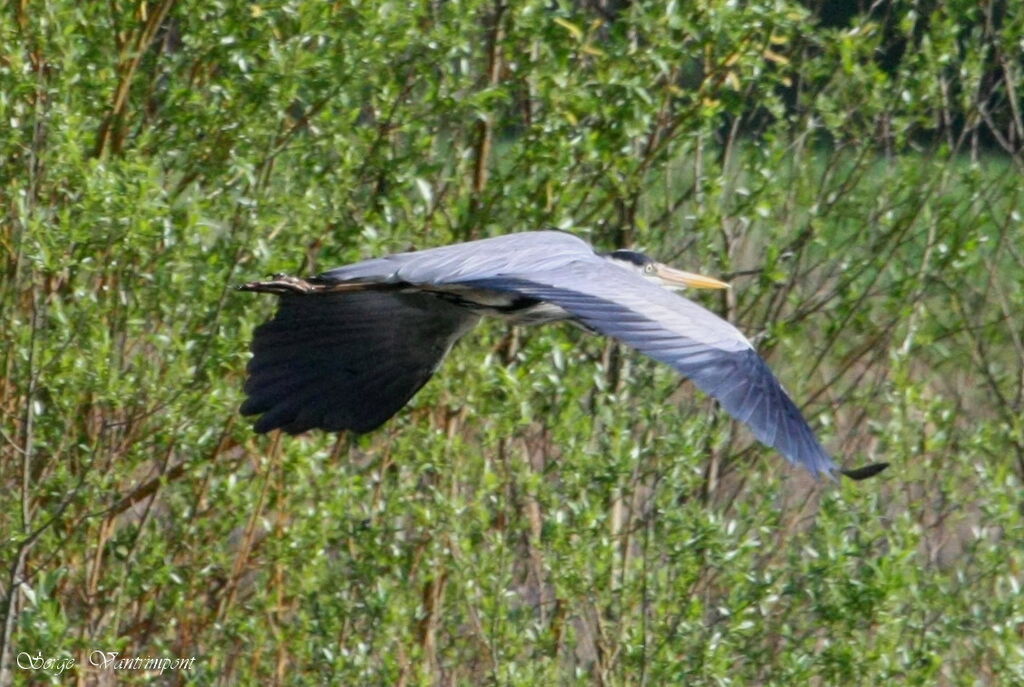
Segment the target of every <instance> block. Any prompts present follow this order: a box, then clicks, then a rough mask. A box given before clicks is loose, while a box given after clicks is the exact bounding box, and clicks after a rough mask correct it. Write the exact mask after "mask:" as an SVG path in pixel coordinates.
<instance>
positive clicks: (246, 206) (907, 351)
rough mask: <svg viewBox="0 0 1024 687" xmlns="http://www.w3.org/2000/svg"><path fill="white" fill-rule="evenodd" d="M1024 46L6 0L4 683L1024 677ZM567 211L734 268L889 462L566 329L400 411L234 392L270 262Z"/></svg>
mask: <svg viewBox="0 0 1024 687" xmlns="http://www.w3.org/2000/svg"><path fill="white" fill-rule="evenodd" d="M1022 52H1024V6H1022V5H1021V4H1019V3H1014V2H1009V1H1008V0H980V1H979V0H949V1H947V2H933V1H931V0H881V1H878V2H873V3H867V2H863V3H861V4H860V5H859V6H858V5H857V3H845V2H838V1H829V2H815V1H811V2H807V3H800V2H796V1H788V0H777V1H774V2H772V1H768V2H764V1H757V2H727V1H725V0H703V1H700V2H669V3H664V2H636V3H628V2H615V1H613V0H603V1H602V0H595V1H583V0H581V1H578V2H570V1H567V0H566V1H562V2H549V1H544V2H540V1H536V2H528V1H523V2H502V1H500V0H499V1H494V0H488V1H483V0H450V1H442V0H434V1H432V2H413V1H406V2H399V1H385V2H299V1H286V0H267V1H262V0H260V1H257V2H246V3H241V2H229V1H227V0H212V1H211V0H203V1H202V2H199V1H193V0H155V1H151V2H146V1H143V2H127V1H122V0H111V1H110V2H78V1H73V0H41V1H40V2H33V3H28V2H10V3H7V4H6V5H5V6H4V7H3V8H2V9H0V179H2V183H0V212H2V215H0V259H2V263H0V269H2V270H3V279H2V281H0V331H2V332H3V334H2V335H3V347H2V349H0V412H2V416H3V422H2V435H0V632H2V642H0V650H2V656H0V659H2V662H3V671H2V672H0V683H2V682H7V681H11V680H13V681H14V682H15V683H20V684H40V683H46V682H54V683H62V682H70V681H74V680H77V681H78V682H79V683H80V684H93V683H99V684H113V683H114V682H115V681H116V682H118V683H126V684H131V683H140V684H141V683H143V682H148V681H150V680H151V678H152V677H153V676H151V675H147V674H145V673H142V672H140V671H134V672H132V671H128V672H121V673H116V674H114V673H110V672H102V671H97V670H95V669H93V668H91V667H90V666H89V656H90V654H91V652H92V651H94V650H103V651H118V652H121V656H128V657H133V656H142V657H148V656H156V657H177V656H185V657H187V656H196V657H197V660H196V663H195V667H194V669H192V670H190V671H179V672H166V673H164V674H163V675H162V676H160V677H158V678H156V683H157V684H269V683H281V684H303V683H305V684H316V683H335V684H351V685H357V684H396V685H403V684H410V685H411V684H460V685H471V684H474V685H475V684H500V685H541V684H602V685H632V684H648V685H662V684H688V685H700V684H765V685H768V684H771V685H792V684H819V685H830V684H843V685H851V684H866V685H876V684H910V685H914V684H917V685H935V684H940V685H941V684H950V685H952V684H970V685H974V684H991V685H995V684H1020V683H1024V650H1022V647H1024V602H1022V600H1021V595H1020V585H1021V576H1022V572H1021V566H1022V564H1024V545H1022V541H1024V512H1022V502H1024V489H1022V482H1021V480H1022V478H1024V420H1022V409H1024V341H1022V316H1021V312H1022V311H1024V277H1022V275H1024V248H1022V246H1024V229H1022V217H1021V213H1022V211H1024V210H1022V202H1021V201H1022V198H1021V194H1022V188H1024V184H1022V179H1021V173H1022V171H1024V169H1022V163H1024V157H1022V154H1021V153H1022V147H1021V146H1022V141H1024V123H1022V115H1021V103H1020V100H1019V89H1020V88H1021V81H1020V74H1021V73H1022V70H1024V60H1022ZM547 225H550V226H556V227H560V228H562V229H566V230H569V231H573V232H576V233H578V234H580V235H581V236H584V237H586V238H587V239H589V240H591V241H592V242H593V243H594V244H595V245H596V246H598V247H599V248H601V249H611V248H615V247H620V246H635V247H638V248H641V249H644V250H646V251H647V252H649V253H651V254H652V255H655V256H657V257H658V258H659V259H662V260H663V261H666V262H669V263H674V264H676V265H678V266H679V267H681V268H684V269H691V270H695V271H702V272H705V273H709V274H713V275H725V276H726V277H727V278H729V279H731V281H732V283H733V286H734V288H733V289H732V291H730V292H729V293H727V294H724V295H722V296H721V299H720V300H719V299H718V298H719V296H718V295H712V296H710V297H708V298H703V299H702V302H703V303H704V304H705V305H707V306H708V307H710V308H712V309H714V310H716V311H717V312H719V313H721V314H722V315H723V316H726V317H728V318H729V319H730V320H732V321H734V322H736V323H737V324H738V325H739V326H740V327H741V328H742V329H743V330H744V331H745V332H747V333H748V334H749V336H750V337H751V339H752V340H754V341H755V342H756V343H757V345H758V347H759V349H760V350H761V351H762V352H763V354H764V355H765V356H766V357H767V358H768V359H769V361H770V363H771V364H772V365H773V367H774V368H775V369H776V371H777V373H778V374H779V376H780V377H781V379H782V380H783V381H784V383H785V384H786V385H787V387H788V388H789V389H790V391H791V392H792V393H793V395H794V396H795V398H797V399H798V401H799V402H800V403H801V404H803V408H804V410H805V412H806V414H807V416H808V417H809V418H810V419H811V421H812V424H814V425H815V427H817V428H818V429H819V430H820V434H821V436H822V438H823V440H824V441H825V443H826V444H827V445H828V446H829V447H830V448H831V449H832V450H833V452H834V453H835V455H836V456H837V459H838V460H839V461H840V462H843V463H845V464H847V465H858V464H861V463H863V462H866V461H869V460H887V461H890V462H891V463H892V467H891V468H890V469H889V471H888V472H887V473H885V474H884V475H883V476H881V477H879V478H876V479H875V480H874V481H870V482H865V483H859V484H852V483H843V484H829V483H815V482H814V481H813V480H811V479H810V478H808V477H806V476H804V475H803V474H800V473H799V472H797V471H795V470H793V469H791V468H790V467H789V466H787V465H786V464H785V462H784V461H783V460H782V459H781V458H780V457H779V456H778V455H777V454H774V453H773V452H771V451H769V450H766V449H765V448H763V447H761V446H760V445H757V444H756V443H753V442H752V441H751V439H750V436H749V434H748V433H747V432H746V430H744V429H742V428H739V427H737V426H735V425H733V424H732V423H730V422H729V421H728V420H727V419H726V418H725V417H724V416H723V415H722V414H721V413H717V412H715V408H714V407H713V406H714V404H713V403H711V402H709V401H708V399H707V398H706V397H704V396H702V395H701V394H699V393H694V392H692V390H691V387H690V385H689V384H687V383H685V382H681V381H680V380H679V379H678V378H677V376H676V375H675V374H674V373H673V372H672V371H671V370H668V369H666V368H664V367H661V366H658V365H655V364H654V363H651V362H649V361H647V360H645V359H642V358H640V357H639V356H637V355H635V354H633V353H632V352H631V351H629V350H626V349H621V348H619V347H618V346H616V345H615V344H614V343H610V342H608V341H605V340H601V339H597V338H592V337H587V336H585V335H584V334H582V333H581V332H578V331H576V330H574V329H572V328H569V327H564V326H555V327H547V328H543V329H536V330H509V329H507V328H506V327H505V326H503V325H501V324H500V323H493V324H488V325H486V326H484V327H482V328H481V329H480V330H479V331H477V332H476V333H475V334H473V335H472V336H471V337H469V340H467V341H466V342H465V343H463V344H462V345H460V346H459V347H457V349H456V350H455V351H454V353H453V355H452V356H451V358H450V359H449V360H448V362H447V363H446V364H445V366H444V368H443V370H442V374H440V375H439V377H438V378H437V379H435V380H434V381H432V382H431V383H430V384H429V385H428V386H427V387H426V388H425V389H424V390H423V392H421V393H420V395H419V396H417V398H416V399H415V400H414V401H413V403H412V406H411V407H410V408H408V409H406V410H405V411H403V412H402V413H400V414H399V416H398V417H397V418H395V419H394V420H392V421H391V422H389V423H388V424H387V425H386V426H385V427H384V428H382V429H381V430H379V431H377V432H375V433H373V434H371V435H368V436H364V437H355V436H340V437H335V436H325V435H322V434H310V435H308V436H303V437H299V438H290V437H280V436H276V435H272V436H267V437H263V436H255V435H254V434H253V433H252V431H251V429H250V428H249V424H248V422H247V421H246V420H244V419H242V418H239V416H238V415H237V412H236V409H237V406H238V404H239V402H240V400H241V391H240V389H241V385H242V381H243V378H244V370H245V365H246V361H247V359H248V357H249V354H248V352H247V342H248V339H249V336H250V334H251V332H252V329H253V327H254V326H255V325H256V324H258V323H259V322H260V321H261V320H262V319H264V318H265V317H267V316H268V315H269V314H270V313H271V312H272V308H273V302H272V300H273V299H271V298H260V297H255V296H253V295H251V294H239V293H236V292H234V291H233V289H232V287H233V286H234V285H236V284H238V283H240V282H242V281H247V280H251V279H255V278H259V277H262V276H263V275H265V274H267V273H270V272H276V271H282V272H290V273H298V274H306V273H310V272H313V271H316V270H318V269H326V268H329V267H332V266H336V265H339V264H344V263H346V262H350V261H354V260H358V259H360V258H362V257H367V256H371V255H376V254H380V253H384V252H390V251H397V250H404V249H409V248H412V247H427V246H433V245H439V244H444V243H449V242H453V241H459V240H465V239H470V238H473V237H484V236H490V235H496V234H500V233H506V232H510V231H518V230H523V229H528V228H537V227H541V226H547ZM21 652H27V653H28V654H29V655H31V656H37V655H40V656H42V657H50V658H68V659H71V660H73V661H74V662H75V663H76V664H77V667H75V668H74V669H72V670H71V671H70V672H67V673H64V674H63V675H57V674H56V672H55V671H48V670H45V669H44V670H35V671H33V670H23V669H21V668H19V667H18V664H17V659H18V656H19V655H20V653H21ZM23 660H24V659H23Z"/></svg>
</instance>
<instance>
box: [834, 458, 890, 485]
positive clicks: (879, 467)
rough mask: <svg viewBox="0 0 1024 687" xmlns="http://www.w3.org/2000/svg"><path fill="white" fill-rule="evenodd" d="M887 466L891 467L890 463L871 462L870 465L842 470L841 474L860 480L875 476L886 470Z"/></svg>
mask: <svg viewBox="0 0 1024 687" xmlns="http://www.w3.org/2000/svg"><path fill="white" fill-rule="evenodd" d="M887 467H889V464H888V463H869V464H868V465H862V466H861V467H859V468H852V469H849V470H840V471H839V474H841V475H843V476H844V477H849V478H850V479H852V480H856V481H858V482H859V481H861V480H864V479H868V478H870V477H874V476H875V475H877V474H878V473H880V472H882V471H883V470H885V469H886V468H887Z"/></svg>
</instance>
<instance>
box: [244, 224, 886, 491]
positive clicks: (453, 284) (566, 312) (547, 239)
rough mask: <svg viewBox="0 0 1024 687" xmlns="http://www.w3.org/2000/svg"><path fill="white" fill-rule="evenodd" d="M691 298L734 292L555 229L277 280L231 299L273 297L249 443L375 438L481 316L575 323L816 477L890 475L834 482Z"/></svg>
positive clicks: (827, 462)
mask: <svg viewBox="0 0 1024 687" xmlns="http://www.w3.org/2000/svg"><path fill="white" fill-rule="evenodd" d="M666 287H667V288H666ZM687 287H689V288H712V289H720V288H727V287H728V285H727V284H725V283H724V282H721V281H718V280H717V279H712V278H710V277H704V276H701V275H698V274H692V273H690V272H683V271H681V270H676V269H673V268H671V267H668V266H666V265H663V264H661V263H658V262H655V261H654V260H652V259H651V258H649V257H647V256H646V255H643V254H642V253H637V252H634V251H629V250H617V251H614V252H611V253H597V252H595V251H594V249H593V248H592V247H591V246H590V244H588V243H587V242H586V241H584V240H583V239H581V238H579V237H577V236H574V235H572V234H569V233H566V232H562V231H557V230H545V231H529V232H522V233H516V234H508V235H505V236H498V237H495V238H489V239H482V240H478V241H470V242H467V243H459V244H455V245H450V246H442V247H439V248H431V249H427V250H421V251H416V252H411V253H398V254H395V255H388V256H386V257H381V258H374V259H370V260H364V261H363V262H358V263H355V264H352V265H346V266H344V267H338V268H336V269H332V270H329V271H327V272H324V273H322V274H320V275H318V276H315V277H311V278H309V279H299V278H296V277H290V276H284V275H275V276H274V277H273V278H271V279H269V280H267V281H257V282H251V283H248V284H244V285H242V286H240V287H239V289H241V290H245V291H257V292H269V293H275V294H277V295H278V296H280V304H279V308H278V311H277V314H276V315H275V316H274V318H273V319H271V320H270V321H268V322H266V323H264V324H262V325H261V326H259V327H258V328H257V329H256V330H255V333H254V335H253V342H252V352H253V358H252V360H251V361H250V363H249V366H248V372H249V377H248V379H247V381H246V383H245V392H246V394H247V395H248V398H247V400H246V401H245V403H244V404H243V405H242V407H241V412H242V414H243V415H259V416H260V417H259V418H258V419H257V420H256V422H255V425H254V428H255V430H256V431H257V432H268V431H270V430H273V429H282V430H284V431H285V432H288V433H290V434H298V433H301V432H305V431H307V430H310V429H316V428H319V429H323V430H327V431H341V430H352V431H354V432H369V431H370V430H373V429H375V428H377V427H378V426H380V425H381V424H383V423H384V422H385V421H386V420H387V419H388V418H390V417H391V416H392V415H394V414H395V413H396V412H398V410H399V409H401V408H402V407H403V406H404V405H405V404H406V403H407V402H408V401H409V399H410V398H412V396H413V395H414V394H415V393H416V392H417V391H419V389H420V388H421V387H422V386H423V385H424V384H425V383H426V382H427V380H429V379H430V377H431V376H432V375H433V373H434V372H435V370H437V368H438V366H439V365H440V363H441V361H442V360H443V359H444V357H445V355H446V354H447V353H448V351H449V350H450V349H451V347H452V346H453V345H454V343H455V342H456V341H457V340H458V339H459V338H460V337H461V336H462V335H463V334H465V333H466V332H468V331H469V330H470V329H472V328H473V327H474V325H476V323H477V322H478V321H479V320H480V318H481V317H482V316H495V317H501V318H504V319H506V320H508V321H510V322H512V323H515V324H541V323H546V322H555V321H560V320H569V321H572V322H574V323H576V324H578V325H580V326H582V327H583V328H585V329H587V330H589V331H591V332H594V333H599V334H604V335H606V336H609V337H612V338H614V339H617V340H618V341H620V342H622V343H624V344H627V345H628V346H631V347H633V348H635V349H636V350H638V351H640V352H642V353H645V354H647V355H648V356H650V357H651V358H654V359H655V360H658V361H661V362H663V363H666V364H668V365H670V366H671V367H673V368H675V369H676V370H677V371H678V372H680V373H681V374H682V375H684V376H685V377H687V378H689V379H690V380H691V381H692V382H693V383H694V384H696V385H697V386H698V387H699V388H700V389H702V390H703V391H704V392H705V393H707V394H709V395H710V396H712V397H714V398H715V399H717V400H718V402H719V403H720V404H721V406H722V407H723V408H725V410H726V411H727V412H728V413H729V414H730V415H732V416H733V417H734V418H736V419H737V420H739V421H740V422H742V423H744V424H745V425H746V426H747V427H749V428H750V430H751V431H752V432H753V434H754V436H755V437H757V439H759V440H760V441H761V442H763V443H764V444H766V445H768V446H771V447H773V448H775V449H777V450H778V451H779V452H780V453H781V454H782V455H783V456H785V457H786V458H787V459H788V460H789V461H790V462H792V463H794V464H797V465H802V466H803V467H805V468H807V469H808V470H809V471H810V472H811V473H812V474H814V475H820V474H827V475H834V474H837V473H838V474H844V475H847V476H849V477H853V478H855V479H862V478H864V477H868V476H871V475H873V474H876V473H877V472H879V471H881V470H882V469H883V468H884V467H885V464H876V465H869V466H865V467H862V468H859V469H856V470H841V469H840V468H839V467H838V466H837V465H836V464H835V463H834V462H833V461H832V459H831V458H830V457H829V455H828V453H827V452H826V451H825V449H824V448H823V447H822V446H821V444H820V443H819V442H818V439H817V438H816V437H815V435H814V432H813V431H812V430H811V428H810V426H809V425H808V424H807V422H806V420H804V418H803V416H802V415H801V413H800V411H799V409H798V408H797V407H796V405H795V404H794V403H793V401H792V400H791V399H790V397H789V396H788V395H787V394H786V392H785V391H784V390H783V388H782V386H781V385H780V384H779V382H778V380H777V379H776V378H775V376H774V375H773V374H772V372H771V370H769V369H768V366H767V365H766V364H765V362H764V360H762V359H761V357H760V356H759V355H758V354H757V352H756V351H755V350H754V347H753V346H752V345H751V344H750V342H749V341H748V340H747V339H746V337H744V336H743V334H741V333H740V332H739V330H738V329H736V328H735V327H734V326H733V325H731V324H729V323H728V322H726V321H725V320H723V319H722V318H720V317H718V316H717V315H715V314H713V313H711V312H710V311H708V310H706V309H704V308H703V307H701V306H700V305H698V304H696V303H694V302H693V301H690V300H688V299H686V298H684V297H682V296H681V295H679V294H677V293H675V290H677V289H682V288H687Z"/></svg>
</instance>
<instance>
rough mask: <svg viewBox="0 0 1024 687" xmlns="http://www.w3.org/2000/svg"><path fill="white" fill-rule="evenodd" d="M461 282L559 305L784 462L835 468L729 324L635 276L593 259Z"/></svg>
mask: <svg viewBox="0 0 1024 687" xmlns="http://www.w3.org/2000/svg"><path fill="white" fill-rule="evenodd" d="M460 283H461V284H466V285H468V286H472V287H475V288H481V289H491V290H495V291H505V292H514V293H517V294H520V295H523V296H527V297H531V298H537V299H540V300H543V301H547V302H550V303H554V304H555V305H558V306H561V307H562V308H564V309H565V310H566V311H568V312H569V313H571V314H572V315H574V316H575V317H577V318H579V319H580V320H581V321H582V322H583V323H584V324H586V325H587V326H588V327H590V328H592V329H594V330H596V331H598V332H601V333H602V334H605V335H607V336H611V337H613V338H615V339H618V340H619V341H622V342H623V343H626V344H628V345H630V346H632V347H633V348H635V349H637V350H638V351H641V352H642V353H645V354H647V355H649V356H650V357H652V358H654V359H655V360H659V361H661V362H663V363H666V364H668V365H671V366H672V367H673V368H675V369H676V370H678V371H679V372H681V373H682V374H683V375H685V376H686V377H688V378H689V379H691V380H692V381H693V382H694V383H695V384H696V385H697V386H698V387H699V388H701V389H702V390H703V391H705V392H706V393H708V394H709V395H711V396H713V397H714V398H716V399H718V401H719V402H720V403H721V404H722V407H723V408H725V409H726V411H728V412H729V414H730V415H732V416H733V417H735V418H736V419H737V420H739V421H740V422H743V423H744V424H746V425H747V426H748V427H749V428H750V430H751V431H752V432H753V433H754V436H755V437H757V438H758V439H759V440H760V441H761V442H763V443H765V444H767V445H768V446H771V447H773V448H775V449H777V450H778V451H779V452H780V453H781V454H782V455H783V456H785V457H786V458H787V459H788V460H789V461H790V462H792V463H796V464H799V465H803V466H804V467H806V468H807V469H809V470H810V471H811V472H812V473H815V474H820V473H832V472H835V471H837V470H838V468H837V466H836V465H835V463H833V462H832V459H831V458H830V457H829V455H828V453H827V452H826V451H825V449H824V448H822V446H821V444H820V443H819V442H818V440H817V438H816V437H815V436H814V432H813V431H812V430H811V428H810V427H809V426H808V424H807V421H806V420H804V418H803V416H802V415H801V414H800V410H799V409H798V408H797V407H796V405H795V404H794V403H793V401H792V400H791V399H790V398H789V396H788V395H787V394H786V392H785V390H784V389H783V388H782V386H781V385H780V384H779V382H778V380H777V379H776V378H775V375H773V374H772V372H771V370H769V369H768V366H767V365H766V364H765V362H764V361H763V360H762V359H761V357H760V356H759V355H758V354H757V352H756V351H755V350H754V349H753V347H752V346H751V345H750V342H749V341H747V339H746V338H745V337H744V336H743V335H742V334H741V333H740V332H739V331H738V330H737V329H736V328H735V327H733V326H732V325H731V324H729V323H728V322H726V321H725V320H723V319H721V318H720V317H718V316H717V315H715V314H713V313H711V312H709V311H708V310H705V309H704V308H702V307H701V306H699V305H697V304H696V303H694V302H692V301H689V300H687V299H685V298H683V297H682V296H679V295H677V294H675V293H673V292H671V291H668V290H666V289H664V288H662V287H661V286H659V285H657V284H654V283H652V282H649V281H647V280H646V279H644V278H643V277H641V276H640V275H637V274H633V273H631V272H629V271H627V270H624V269H622V268H620V267H618V266H616V265H613V264H610V263H608V262H606V261H604V260H602V259H600V258H597V257H595V259H593V260H590V259H583V260H578V261H576V262H573V263H572V264H569V265H567V266H565V268H564V269H561V270H558V271H552V272H540V273H529V274H514V273H512V274H507V275H499V276H494V277H488V278H483V279H473V280H469V281H463V282H460Z"/></svg>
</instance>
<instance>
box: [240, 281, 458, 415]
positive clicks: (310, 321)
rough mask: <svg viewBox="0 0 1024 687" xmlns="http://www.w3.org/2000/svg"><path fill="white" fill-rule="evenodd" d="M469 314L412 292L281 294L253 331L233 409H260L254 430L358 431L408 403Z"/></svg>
mask: <svg viewBox="0 0 1024 687" xmlns="http://www.w3.org/2000/svg"><path fill="white" fill-rule="evenodd" d="M477 319H478V318H477V317H476V316H475V315H473V314H472V313H470V312H468V311H466V310H464V309H461V308H457V307H455V306H453V305H450V304H448V303H446V302H444V301H442V300H440V299H438V298H436V297H434V296H431V295H428V294H421V293H404V292H398V291H374V290H369V291H360V292H356V293H345V294H340V293H336V294H310V295H298V294H285V295H283V296H282V297H281V301H280V306H279V309H278V312H277V315H276V316H275V317H274V319H272V320H270V321H269V322H267V323H265V324H263V325H261V326H260V327H258V328H257V329H256V331H255V332H254V334H253V344H252V351H253V358H252V360H251V361H250V363H249V378H248V380H247V381H246V384H245V392H246V394H248V399H247V400H246V401H245V403H244V404H243V405H242V408H241V412H242V414H244V415H257V414H262V416H261V417H260V418H259V419H258V420H257V421H256V423H255V429H256V431H257V432H267V431H270V430H271V429H276V428H281V429H283V430H284V431H286V432H288V433H291V434H298V433H300V432H304V431H306V430H309V429H314V428H320V429H325V430H328V431H339V430H343V429H349V430H353V431H356V432H368V431H370V430H372V429H374V428H376V427H378V426H379V425H381V424H382V423H383V422H384V421H386V420H387V419H388V418H389V417H391V416H392V415H394V414H395V413H396V412H397V411H398V410H399V409H400V408H401V407H402V406H404V405H405V404H406V403H407V402H408V400H409V399H410V398H411V397H412V396H413V395H414V394H415V393H416V392H417V391H418V390H419V389H420V387H422V386H423V384H425V383H426V382H427V380H428V379H430V377H431V375H432V374H433V372H434V370H435V369H436V368H437V366H438V365H439V364H440V362H441V360H442V359H443V357H444V355H445V354H446V353H447V351H448V349H449V348H450V347H451V345H452V344H453V343H454V342H455V341H456V340H457V339H458V337H459V336H461V335H462V334H463V333H465V332H466V331H467V330H468V329H470V328H471V327H472V326H473V325H474V324H475V323H476V321H477Z"/></svg>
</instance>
